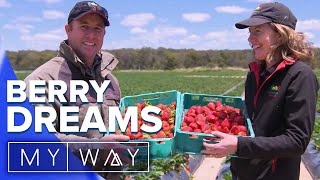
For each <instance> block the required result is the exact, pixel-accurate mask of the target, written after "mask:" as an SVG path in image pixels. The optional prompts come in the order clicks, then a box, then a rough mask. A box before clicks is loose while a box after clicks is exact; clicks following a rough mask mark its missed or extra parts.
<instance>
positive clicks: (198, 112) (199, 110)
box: [196, 106, 204, 114]
mask: <svg viewBox="0 0 320 180" xmlns="http://www.w3.org/2000/svg"><path fill="white" fill-rule="evenodd" d="M203 112H204V110H203V108H202V107H201V106H198V107H197V109H196V113H197V114H202V113H203Z"/></svg>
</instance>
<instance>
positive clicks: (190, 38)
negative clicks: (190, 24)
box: [179, 34, 201, 45]
mask: <svg viewBox="0 0 320 180" xmlns="http://www.w3.org/2000/svg"><path fill="white" fill-rule="evenodd" d="M200 39H201V38H200V36H198V35H195V34H192V35H190V36H187V37H185V38H183V39H181V40H180V41H179V43H180V44H181V45H190V44H195V43H198V42H199V41H200Z"/></svg>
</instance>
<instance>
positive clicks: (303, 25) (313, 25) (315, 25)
mask: <svg viewBox="0 0 320 180" xmlns="http://www.w3.org/2000/svg"><path fill="white" fill-rule="evenodd" d="M306 30H320V20H318V19H310V20H304V21H298V23H297V31H306Z"/></svg>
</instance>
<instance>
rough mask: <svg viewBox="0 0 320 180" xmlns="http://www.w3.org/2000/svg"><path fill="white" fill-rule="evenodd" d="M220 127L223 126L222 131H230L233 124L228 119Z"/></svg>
mask: <svg viewBox="0 0 320 180" xmlns="http://www.w3.org/2000/svg"><path fill="white" fill-rule="evenodd" d="M220 125H221V127H222V129H223V128H225V127H226V128H228V129H229V128H230V127H231V124H230V122H229V121H228V119H224V120H223V121H222V123H221V124H220Z"/></svg>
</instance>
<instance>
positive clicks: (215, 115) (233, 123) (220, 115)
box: [181, 101, 247, 136]
mask: <svg viewBox="0 0 320 180" xmlns="http://www.w3.org/2000/svg"><path fill="white" fill-rule="evenodd" d="M244 121H245V119H244V117H243V116H242V115H241V112H240V109H239V108H234V107H232V106H224V105H223V104H222V103H221V102H220V101H216V103H213V102H210V103H208V104H207V105H206V106H191V107H190V109H188V111H187V112H186V113H185V115H184V117H183V122H182V124H181V131H184V132H199V133H206V134H211V132H212V131H220V132H223V133H227V134H233V135H238V136H247V128H246V126H245V124H244Z"/></svg>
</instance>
